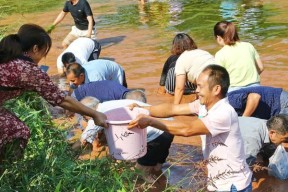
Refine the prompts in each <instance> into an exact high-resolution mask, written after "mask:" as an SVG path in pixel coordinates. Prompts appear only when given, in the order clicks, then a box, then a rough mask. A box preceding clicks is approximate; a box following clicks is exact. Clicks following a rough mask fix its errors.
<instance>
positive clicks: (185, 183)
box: [162, 143, 206, 190]
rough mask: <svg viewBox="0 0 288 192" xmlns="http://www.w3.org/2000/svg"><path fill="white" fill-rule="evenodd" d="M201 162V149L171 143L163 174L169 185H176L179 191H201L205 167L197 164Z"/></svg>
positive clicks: (203, 185) (204, 178)
mask: <svg viewBox="0 0 288 192" xmlns="http://www.w3.org/2000/svg"><path fill="white" fill-rule="evenodd" d="M201 160H203V156H202V151H201V147H196V146H191V145H182V144H175V143H173V144H172V145H171V148H170V152H169V156H168V159H167V163H165V164H164V166H163V168H162V171H165V170H166V169H167V168H169V171H167V172H165V175H166V177H167V178H168V182H169V185H173V186H175V185H177V186H178V187H179V188H181V189H194V190H196V189H202V188H205V186H206V176H205V172H204V170H205V166H200V165H199V164H198V162H200V161H201Z"/></svg>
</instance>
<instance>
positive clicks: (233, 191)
mask: <svg viewBox="0 0 288 192" xmlns="http://www.w3.org/2000/svg"><path fill="white" fill-rule="evenodd" d="M216 192H221V191H216ZM223 192H224V191H223ZM230 192H252V182H251V183H250V184H249V185H248V186H247V187H246V188H245V189H242V190H241V191H238V190H237V188H236V186H235V185H233V184H232V185H231V188H230Z"/></svg>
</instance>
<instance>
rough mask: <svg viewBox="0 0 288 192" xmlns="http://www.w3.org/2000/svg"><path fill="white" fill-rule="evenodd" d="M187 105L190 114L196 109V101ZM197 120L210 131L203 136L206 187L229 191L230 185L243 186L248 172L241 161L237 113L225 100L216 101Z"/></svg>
mask: <svg viewBox="0 0 288 192" xmlns="http://www.w3.org/2000/svg"><path fill="white" fill-rule="evenodd" d="M189 105H190V109H191V112H192V113H198V112H199V107H200V103H199V100H196V101H195V102H192V103H190V104H189ZM200 120H201V121H202V122H203V123H204V125H205V126H206V128H207V129H208V130H209V132H210V134H207V135H206V154H207V155H208V159H207V160H208V162H209V163H208V164H207V169H208V190H209V191H215V190H218V191H230V188H231V185H232V184H233V185H235V186H236V188H237V189H238V190H242V189H244V188H246V187H247V186H248V185H249V184H250V183H251V177H252V173H251V171H250V169H249V167H248V165H247V164H246V161H245V153H244V144H243V139H242V136H241V132H240V128H239V123H238V116H237V113H236V112H235V110H234V109H233V108H232V106H230V105H229V102H228V99H227V98H224V99H222V100H220V101H218V102H217V103H216V104H215V105H214V106H213V107H212V108H211V109H210V110H209V111H208V113H207V115H206V116H205V117H202V118H201V119H200ZM215 186H216V187H217V188H216V187H215Z"/></svg>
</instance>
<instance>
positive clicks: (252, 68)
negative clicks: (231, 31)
mask: <svg viewBox="0 0 288 192" xmlns="http://www.w3.org/2000/svg"><path fill="white" fill-rule="evenodd" d="M257 59H259V54H258V53H257V51H256V49H255V48H254V46H253V45H252V44H251V43H247V42H237V43H236V44H235V45H232V46H229V45H225V46H224V47H223V48H222V49H220V50H219V51H218V52H217V53H216V55H215V60H216V63H217V64H219V65H221V66H223V67H225V68H226V70H227V71H228V73H229V76H230V87H240V86H246V85H249V84H252V83H259V82H260V76H259V74H258V72H257V68H256V60H257Z"/></svg>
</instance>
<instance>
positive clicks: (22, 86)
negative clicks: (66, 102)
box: [0, 57, 65, 151]
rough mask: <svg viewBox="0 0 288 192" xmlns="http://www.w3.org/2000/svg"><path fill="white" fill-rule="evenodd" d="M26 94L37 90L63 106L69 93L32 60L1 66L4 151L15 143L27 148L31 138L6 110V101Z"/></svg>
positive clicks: (0, 128) (0, 136)
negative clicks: (9, 144) (4, 104)
mask: <svg viewBox="0 0 288 192" xmlns="http://www.w3.org/2000/svg"><path fill="white" fill-rule="evenodd" d="M25 91H35V92H37V93H39V95H41V96H42V97H43V98H44V99H46V100H47V101H48V102H49V103H50V104H51V105H53V106H55V105H59V104H60V103H61V102H62V101H63V99H64V97H65V93H64V92H62V91H60V90H59V89H58V87H57V86H56V85H54V83H53V82H52V81H51V80H50V78H49V76H48V75H47V73H45V72H43V71H42V70H41V69H40V68H39V67H38V66H37V65H36V64H35V63H33V61H32V60H31V59H30V58H27V57H21V58H17V59H14V60H12V61H9V62H7V63H1V64H0V151H1V148H2V147H3V145H5V144H6V143H10V142H12V141H13V140H19V141H20V147H21V148H24V147H25V146H26V144H27V141H28V139H29V137H30V131H29V129H28V127H27V126H26V125H25V124H24V123H23V122H22V121H21V120H20V119H19V118H17V117H16V116H15V115H14V114H12V113H11V112H9V111H8V110H6V109H4V108H2V105H3V103H4V102H5V101H7V100H10V99H13V98H15V97H17V96H19V95H21V94H22V93H24V92H25Z"/></svg>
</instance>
